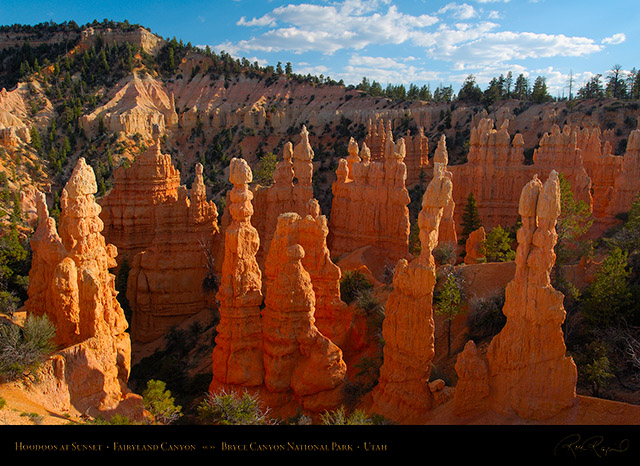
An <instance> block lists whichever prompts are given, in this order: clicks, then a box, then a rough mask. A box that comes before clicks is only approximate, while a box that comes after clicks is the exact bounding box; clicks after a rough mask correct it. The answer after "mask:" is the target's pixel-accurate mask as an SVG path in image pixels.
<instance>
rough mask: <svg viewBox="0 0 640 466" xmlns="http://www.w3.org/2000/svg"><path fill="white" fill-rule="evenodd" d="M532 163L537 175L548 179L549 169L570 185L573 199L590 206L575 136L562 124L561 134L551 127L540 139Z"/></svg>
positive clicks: (585, 178)
mask: <svg viewBox="0 0 640 466" xmlns="http://www.w3.org/2000/svg"><path fill="white" fill-rule="evenodd" d="M533 164H534V167H535V168H537V170H538V173H540V174H541V176H543V177H546V176H548V174H549V172H550V171H551V170H552V169H553V170H555V171H557V172H558V173H562V175H563V176H564V177H565V178H566V179H567V180H569V181H570V182H571V190H572V191H573V193H574V196H575V198H576V199H578V200H581V201H584V202H585V203H586V204H587V205H588V206H590V207H591V206H592V205H593V198H592V197H591V178H589V175H588V174H587V172H586V170H585V168H584V165H583V163H582V153H581V150H580V148H579V147H578V133H577V131H575V130H572V129H571V127H569V126H568V125H565V126H564V128H563V130H562V132H561V131H560V127H559V126H558V125H553V126H552V128H551V132H550V133H545V134H544V135H543V136H542V139H540V143H539V147H538V148H537V149H536V150H535V151H534V153H533Z"/></svg>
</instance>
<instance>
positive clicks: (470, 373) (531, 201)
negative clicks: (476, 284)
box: [455, 171, 577, 420]
mask: <svg viewBox="0 0 640 466" xmlns="http://www.w3.org/2000/svg"><path fill="white" fill-rule="evenodd" d="M518 211H519V214H520V215H521V217H522V227H521V228H520V229H519V230H518V235H517V236H518V249H517V252H516V274H515V277H514V279H513V280H512V281H511V282H510V283H509V284H508V285H507V289H506V294H505V304H504V307H503V313H504V314H505V316H506V317H507V323H506V325H505V326H504V328H503V329H502V331H501V332H500V333H499V334H498V335H497V336H496V337H495V338H494V339H493V340H492V341H491V344H490V346H489V349H488V351H487V361H486V366H485V367H486V369H487V371H486V374H485V371H484V370H483V369H482V367H483V364H484V362H483V361H481V360H480V359H479V358H478V356H477V354H476V353H475V351H474V347H473V346H472V345H467V347H466V348H465V351H464V352H463V353H462V354H461V356H460V358H459V360H458V363H457V365H456V370H457V371H458V375H459V377H460V384H461V385H460V386H461V390H460V394H458V393H456V398H455V400H456V409H457V411H458V412H459V413H469V412H473V411H477V410H483V409H487V408H491V409H493V410H494V411H497V412H500V413H503V414H507V415H510V414H516V415H517V416H519V417H521V418H523V419H535V420H542V419H546V418H550V417H553V416H555V415H556V414H558V413H559V412H561V411H562V410H564V409H566V408H569V407H571V406H573V405H574V404H575V402H576V391H575V390H576V381H577V370H576V366H575V364H574V362H573V360H572V358H570V357H566V355H565V353H566V347H565V344H564V337H563V333H562V328H561V325H562V323H563V322H564V318H565V310H564V307H563V299H564V296H563V295H562V293H560V292H559V291H556V290H555V289H554V288H553V287H552V286H551V281H550V278H549V274H550V272H551V269H552V267H553V265H554V263H555V253H554V251H553V248H554V246H555V244H556V241H557V234H556V231H555V226H556V222H557V218H558V215H559V214H560V186H559V181H558V174H557V173H556V172H555V171H552V172H551V174H550V175H549V178H548V179H547V181H546V182H545V183H544V184H542V182H541V181H540V180H539V179H538V177H537V176H534V177H533V179H532V180H531V181H530V182H529V183H527V185H526V186H525V187H524V188H523V190H522V194H521V196H520V203H519V210H518ZM471 384H473V385H474V387H472V386H471Z"/></svg>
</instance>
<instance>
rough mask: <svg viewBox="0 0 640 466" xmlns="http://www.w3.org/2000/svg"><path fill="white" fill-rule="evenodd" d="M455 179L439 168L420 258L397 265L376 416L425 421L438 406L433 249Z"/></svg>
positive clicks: (425, 208)
mask: <svg viewBox="0 0 640 466" xmlns="http://www.w3.org/2000/svg"><path fill="white" fill-rule="evenodd" d="M452 190H453V187H452V183H451V179H450V178H448V177H447V176H446V175H445V170H444V167H443V165H441V164H439V163H435V164H434V177H433V179H432V181H431V182H430V183H429V185H428V186H427V189H426V191H425V194H424V197H423V200H422V210H421V211H420V214H419V216H418V224H419V226H420V242H421V244H422V250H421V253H420V256H419V257H417V258H416V259H414V260H413V261H412V262H410V263H409V262H407V260H406V259H401V260H400V261H398V263H397V265H396V268H395V273H394V276H393V291H392V292H391V294H390V295H389V298H388V300H387V303H386V308H385V309H386V310H385V313H386V316H385V320H384V323H383V327H382V336H383V338H384V341H385V346H384V363H383V365H382V367H381V369H380V377H379V379H378V385H376V387H375V388H374V390H373V393H372V397H373V405H372V408H371V410H372V412H375V413H378V414H381V415H382V416H384V417H386V418H388V419H391V420H393V421H395V422H398V423H402V424H412V423H419V422H423V421H424V419H425V416H427V415H428V412H429V410H430V409H431V408H432V407H433V406H434V397H433V393H432V392H431V391H430V390H429V388H428V386H427V382H428V381H429V376H430V373H431V360H432V359H433V357H434V321H433V312H432V301H433V289H434V286H435V283H436V274H435V261H434V259H433V255H432V251H433V248H435V247H436V246H437V244H438V236H439V234H438V228H439V226H440V220H441V219H442V215H443V212H444V210H445V207H446V205H447V204H448V203H449V201H450V200H451V195H452Z"/></svg>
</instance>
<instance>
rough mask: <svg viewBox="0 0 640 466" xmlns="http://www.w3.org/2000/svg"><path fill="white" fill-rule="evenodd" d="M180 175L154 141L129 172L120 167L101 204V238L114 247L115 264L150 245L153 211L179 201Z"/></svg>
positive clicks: (152, 231)
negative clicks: (115, 254)
mask: <svg viewBox="0 0 640 466" xmlns="http://www.w3.org/2000/svg"><path fill="white" fill-rule="evenodd" d="M179 186H180V173H179V172H178V170H176V169H175V168H174V166H173V165H172V163H171V156H170V155H168V154H163V153H162V152H161V150H160V142H159V140H156V142H155V144H153V145H151V146H150V147H149V148H148V149H147V150H146V151H145V152H144V153H143V154H141V155H140V156H139V157H138V158H137V159H136V160H135V162H134V163H133V164H132V165H131V167H129V168H125V167H124V166H120V167H119V168H117V169H116V171H115V172H114V175H113V188H112V189H111V191H109V193H108V194H107V195H106V196H104V197H103V198H102V199H101V200H100V204H101V206H102V212H101V213H100V218H101V219H102V221H103V222H104V236H105V237H106V238H107V240H108V241H109V242H110V243H113V244H114V245H116V246H117V248H118V251H119V256H120V257H119V258H118V262H120V263H121V262H122V260H123V259H128V260H131V259H133V256H134V255H135V254H137V253H138V252H142V251H143V250H145V249H146V248H147V247H149V246H150V245H151V242H152V241H153V238H154V235H155V229H154V226H153V217H154V211H155V209H156V208H157V207H158V206H159V205H161V204H164V203H173V202H175V201H176V200H177V198H178V187H179Z"/></svg>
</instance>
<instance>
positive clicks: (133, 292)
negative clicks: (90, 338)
mask: <svg viewBox="0 0 640 466" xmlns="http://www.w3.org/2000/svg"><path fill="white" fill-rule="evenodd" d="M217 219H218V211H217V209H216V205H215V203H214V202H212V201H210V202H208V201H207V197H206V190H205V185H204V180H203V176H202V165H200V164H197V165H196V177H195V180H194V183H193V186H192V188H191V192H190V197H188V196H187V190H186V188H185V187H184V186H181V187H180V188H178V198H177V199H176V200H175V201H173V202H165V203H162V204H158V205H157V206H156V207H155V208H154V209H153V215H152V224H153V228H154V237H153V241H152V242H151V244H150V246H149V247H148V248H147V249H145V250H144V251H142V252H140V253H138V254H137V255H136V256H135V257H134V258H133V260H132V261H131V270H130V272H129V278H128V284H127V298H128V300H129V305H130V307H131V310H132V314H133V320H132V324H131V335H132V338H133V339H134V341H143V342H148V341H152V340H155V339H156V338H159V337H161V336H163V335H164V334H165V333H166V332H167V331H168V330H169V329H170V328H171V327H172V326H173V325H177V324H179V323H181V322H182V321H183V320H185V319H186V318H188V317H190V316H192V315H195V314H197V313H198V312H200V311H202V310H203V309H206V308H207V307H208V305H209V301H210V297H209V292H208V291H207V290H206V289H205V288H203V281H204V279H205V277H207V275H208V274H209V273H210V268H211V266H212V264H211V263H210V262H209V261H208V258H209V257H210V254H211V250H212V245H213V239H214V235H215V234H216V233H218V222H217ZM211 293H213V291H211ZM211 297H212V296H211Z"/></svg>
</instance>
